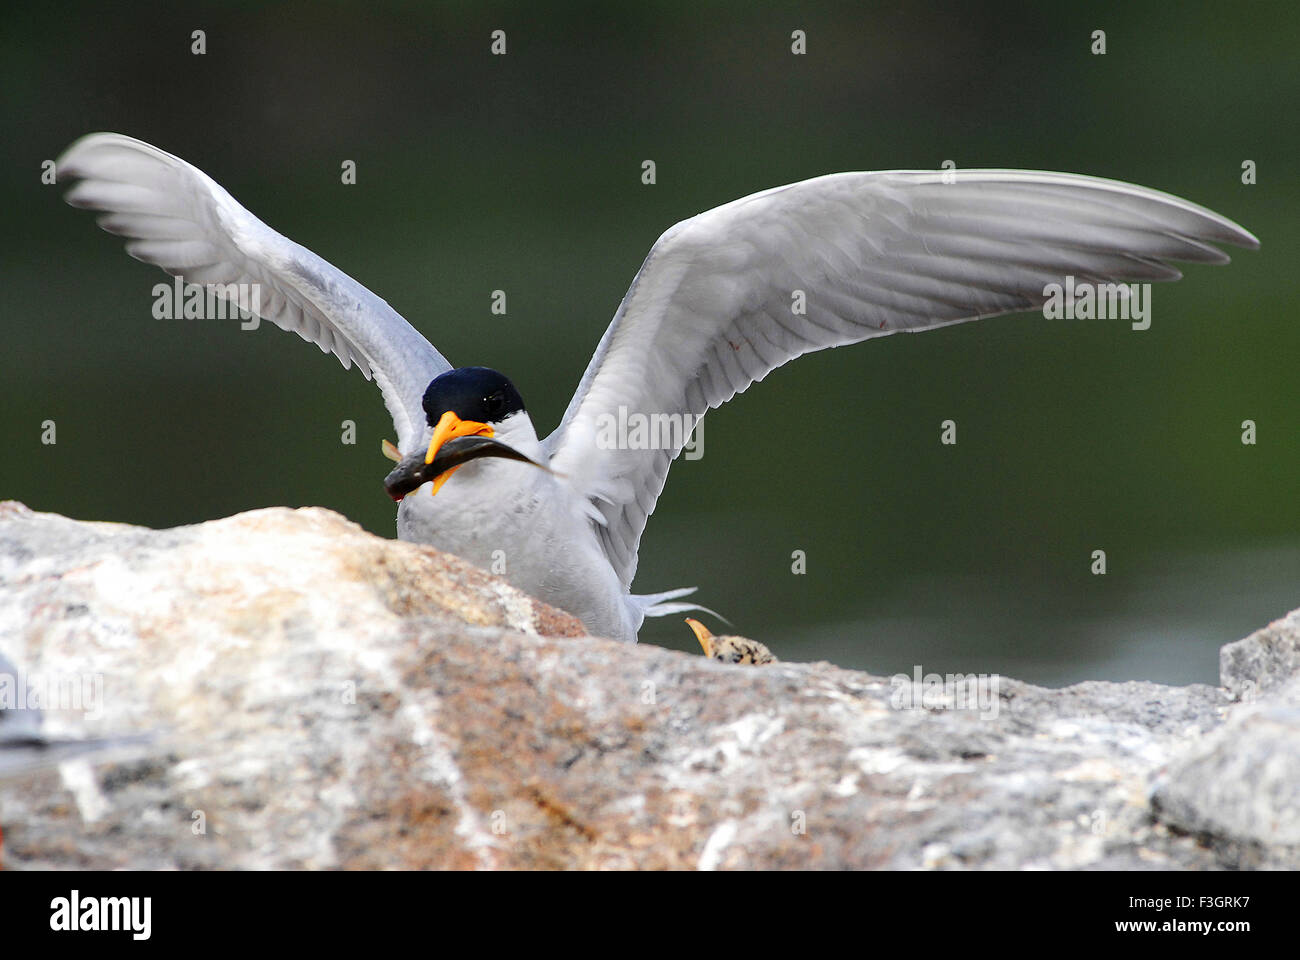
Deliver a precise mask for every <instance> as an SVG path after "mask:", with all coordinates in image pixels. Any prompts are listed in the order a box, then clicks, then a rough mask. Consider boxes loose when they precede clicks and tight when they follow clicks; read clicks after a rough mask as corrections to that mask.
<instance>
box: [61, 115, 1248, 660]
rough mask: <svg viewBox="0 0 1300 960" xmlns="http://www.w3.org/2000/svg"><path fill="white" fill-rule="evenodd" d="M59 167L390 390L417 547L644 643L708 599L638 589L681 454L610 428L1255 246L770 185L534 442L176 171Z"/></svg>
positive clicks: (137, 147) (709, 230) (406, 334)
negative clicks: (1057, 295)
mask: <svg viewBox="0 0 1300 960" xmlns="http://www.w3.org/2000/svg"><path fill="white" fill-rule="evenodd" d="M56 167H57V173H58V176H59V178H60V179H61V180H62V179H68V178H73V179H77V180H79V181H80V182H79V183H77V184H76V186H74V187H73V188H72V189H71V190H70V191H69V192H68V194H67V200H68V202H69V203H71V204H73V205H74V206H78V207H86V208H90V209H92V210H98V211H102V215H101V216H100V217H99V224H100V226H102V227H103V228H104V229H105V230H108V231H109V232H111V233H116V234H120V235H122V236H124V237H126V238H128V240H127V245H126V249H127V252H128V253H129V254H130V255H131V256H133V257H135V258H136V259H138V260H143V261H145V262H146V263H152V264H156V265H157V266H159V267H161V268H162V269H163V270H165V271H167V272H168V273H170V274H172V275H174V276H179V277H183V278H184V281H185V282H186V283H191V284H202V285H205V286H207V287H208V289H211V290H214V291H216V292H217V295H218V296H223V297H225V298H226V299H227V300H239V302H240V303H241V304H242V305H243V306H245V307H251V306H254V305H255V306H256V312H257V313H258V314H259V315H260V316H261V317H262V318H264V319H266V320H269V321H271V322H272V323H275V324H276V325H278V326H280V327H282V328H284V329H285V330H292V331H294V332H295V333H297V334H298V335H299V336H301V337H303V338H304V339H306V340H310V341H313V342H315V343H316V344H317V345H319V347H320V349H321V350H322V351H324V352H326V353H331V352H332V353H333V354H334V355H335V356H337V357H338V358H339V360H340V361H341V362H342V364H343V366H344V367H345V368H346V367H348V366H350V365H352V364H356V365H357V367H358V368H360V370H361V372H362V373H363V374H364V375H365V376H366V377H367V378H369V377H371V376H373V377H374V379H375V380H376V381H377V382H378V384H379V389H380V390H381V391H382V392H383V397H384V403H385V405H386V406H387V407H388V410H389V412H390V413H391V414H392V417H393V425H394V427H395V429H396V431H397V438H398V447H399V450H400V453H399V452H398V451H395V450H392V448H391V445H389V447H388V448H387V449H388V452H389V453H390V455H391V456H393V457H394V458H396V459H399V461H400V462H399V464H398V467H397V468H396V469H395V470H394V471H393V472H392V473H391V474H390V475H389V477H388V479H387V481H386V485H387V488H388V491H389V493H390V494H391V495H392V496H393V497H394V498H396V499H399V500H400V505H399V507H398V511H397V531H398V535H399V536H400V537H401V538H403V539H407V540H414V541H419V542H421V543H429V544H433V545H434V546H437V547H439V548H441V549H443V550H447V551H450V552H452V553H455V554H458V555H460V556H462V557H465V558H467V559H468V560H470V561H472V562H474V563H476V564H479V565H480V566H483V567H485V568H488V567H490V566H491V565H492V561H493V558H494V556H500V557H504V558H505V560H506V570H507V574H506V576H507V578H508V579H509V580H510V581H511V582H512V583H514V584H515V585H516V586H517V587H519V588H520V589H523V590H525V591H527V592H529V593H531V594H533V595H534V596H537V597H540V598H541V599H543V600H545V601H547V602H549V603H552V604H554V605H555V606H558V607H561V608H563V609H565V610H568V611H569V612H571V613H573V614H575V615H576V616H578V617H579V618H580V619H581V620H582V622H583V623H584V624H585V625H586V627H587V629H588V630H589V631H590V632H592V633H593V634H597V635H600V636H606V637H614V638H617V639H621V640H629V641H634V640H635V639H636V634H637V630H638V629H639V628H640V626H641V623H642V620H643V619H644V618H645V617H646V616H647V615H651V616H657V615H662V614H666V613H674V612H678V611H682V610H686V609H694V608H695V607H694V605H693V604H689V603H681V602H678V603H674V602H671V601H673V600H676V599H678V598H680V597H681V596H684V595H685V594H687V593H690V592H691V591H690V590H689V589H686V590H670V591H667V592H665V593H659V594H652V595H648V596H644V595H636V594H633V593H632V592H631V586H632V579H633V576H634V575H635V573H636V567H637V549H638V546H639V544H640V542H641V533H642V531H643V530H644V529H645V523H646V518H647V517H649V516H650V514H651V513H652V512H653V511H654V508H655V501H656V500H657V499H658V497H659V493H660V491H661V490H662V489H663V485H664V481H665V479H666V477H667V475H668V468H669V466H670V465H671V463H672V461H673V459H674V458H675V457H676V456H677V454H678V453H679V452H680V450H681V447H682V444H683V442H684V441H685V440H686V439H688V438H687V437H684V436H683V435H682V430H681V429H677V430H666V431H662V432H661V436H660V441H661V442H659V443H657V444H655V445H653V446H652V447H651V448H648V449H647V448H644V444H642V443H639V442H629V441H627V438H625V437H619V436H616V435H612V434H614V433H615V431H610V430H609V429H608V428H609V426H610V425H611V423H613V422H615V418H618V417H620V416H623V417H624V420H622V421H621V422H624V423H626V422H628V421H627V419H626V417H627V415H629V414H632V415H636V414H639V415H641V416H642V417H643V418H654V417H660V418H661V419H660V420H659V421H658V422H660V423H670V422H673V421H669V420H664V419H662V418H663V417H665V416H668V417H675V418H678V422H680V423H683V424H689V423H693V422H694V420H693V419H687V418H697V417H700V416H703V414H704V413H705V412H706V411H707V410H708V409H709V408H711V407H717V406H719V405H721V404H722V403H724V402H726V401H727V400H729V399H731V398H732V397H733V396H735V395H736V394H737V393H740V392H741V391H743V390H745V389H746V388H747V387H749V385H750V384H751V383H753V382H755V381H757V380H762V379H763V378H764V377H765V376H766V375H767V374H768V373H770V372H771V371H772V370H773V369H775V368H776V367H779V366H781V365H782V364H784V363H786V362H788V361H790V360H793V359H794V358H795V357H798V356H801V355H802V354H805V353H809V352H811V351H813V350H822V349H825V348H827V347H837V346H841V345H843V344H847V343H855V342H857V341H859V340H867V339H870V338H872V337H880V336H886V335H888V334H892V333H897V332H899V331H917V330H929V329H932V328H935V327H942V326H946V325H948V324H953V323H961V322H963V321H966V320H975V319H979V318H981V317H989V316H994V315H997V314H1003V313H1010V312H1014V311H1018V310H1027V309H1032V308H1035V307H1038V306H1041V305H1042V304H1044V302H1046V300H1047V298H1048V288H1049V285H1051V284H1062V283H1063V282H1065V281H1066V278H1070V277H1072V278H1073V280H1072V281H1070V282H1072V283H1074V284H1075V285H1087V284H1101V283H1108V284H1109V283H1119V282H1124V283H1128V282H1145V281H1153V280H1176V279H1178V278H1179V277H1180V276H1181V274H1180V273H1179V272H1178V271H1177V270H1176V269H1174V268H1173V267H1171V266H1169V264H1168V263H1167V262H1166V261H1168V260H1177V261H1188V262H1195V263H1215V264H1222V263H1227V262H1228V257H1227V255H1226V254H1224V253H1223V252H1222V251H1221V250H1220V249H1219V248H1218V247H1216V246H1214V245H1213V244H1214V243H1226V244H1233V245H1236V246H1241V247H1250V248H1255V247H1258V245H1259V242H1258V241H1257V240H1256V239H1255V237H1253V236H1252V235H1251V234H1250V233H1248V232H1247V231H1246V230H1244V229H1243V228H1241V227H1240V226H1238V225H1237V224H1235V223H1233V222H1232V221H1230V220H1227V219H1225V218H1224V217H1221V216H1219V215H1218V214H1216V213H1213V212H1212V211H1210V210H1207V209H1205V208H1203V207H1200V206H1197V205H1196V204H1193V203H1190V202H1188V201H1186V200H1181V199H1179V198H1178V197H1174V196H1171V195H1169V194H1165V193H1160V192H1158V191H1155V190H1149V189H1146V188H1144V187H1138V186H1133V185H1131V184H1127V183H1120V182H1117V181H1113V180H1102V179H1097V178H1094V177H1086V176H1078V175H1074V174H1065V173H1041V172H1033V171H1027V170H951V171H887V172H879V173H840V174H832V175H830V176H823V177H817V178H815V179H812V180H805V181H802V182H800V183H793V184H789V185H788V186H784V187H776V188H774V189H771V190H765V191H763V192H761V193H756V194H753V195H752V196H748V197H743V198H741V199H739V200H735V201H733V202H731V203H727V204H724V205H723V206H720V207H717V208H715V209H713V210H709V211H707V212H706V213H702V214H700V215H699V216H696V217H692V218H690V219H689V220H683V221H682V222H681V223H678V224H677V225H676V226H674V227H672V228H670V229H669V230H668V231H667V232H666V233H664V234H663V235H662V236H661V237H660V238H659V239H658V241H656V242H655V244H654V246H653V247H652V248H651V249H650V253H649V255H648V256H647V257H646V259H645V262H644V263H643V264H642V266H641V269H640V270H639V271H638V272H637V275H636V277H635V278H634V279H633V281H632V286H631V287H630V288H629V289H628V291H627V294H626V295H625V296H624V297H623V302H622V303H621V304H620V305H619V308H618V311H617V312H616V313H615V315H614V319H613V321H612V322H611V323H610V325H609V328H608V329H607V330H606V331H605V335H604V336H603V337H602V338H601V340H600V343H599V345H598V346H597V347H596V352H595V354H594V355H593V356H592V358H591V363H590V365H589V366H588V367H587V372H586V373H585V374H584V375H583V377H582V381H581V382H580V383H579V384H578V389H577V392H576V393H575V394H574V395H573V399H572V400H571V401H570V403H569V406H568V409H567V411H566V412H565V414H564V418H563V420H562V421H561V422H560V425H559V426H558V427H557V428H556V430H555V431H554V432H553V433H551V434H550V435H549V436H548V437H546V438H545V439H539V437H538V436H537V433H536V431H535V429H534V427H533V423H532V421H531V420H530V419H529V416H528V412H527V411H526V410H525V408H524V401H523V399H522V398H521V397H520V396H519V393H518V391H517V390H516V389H515V388H514V386H513V385H512V384H511V382H510V380H508V379H507V378H506V377H505V376H503V375H502V374H500V373H497V372H496V371H494V370H490V369H487V368H484V367H463V368H453V367H452V365H451V364H450V363H448V362H447V361H446V360H445V359H444V358H443V356H442V354H440V353H439V352H438V351H437V350H436V349H434V347H433V346H432V345H431V344H430V343H429V341H428V340H426V339H425V338H424V337H423V336H421V335H420V333H419V332H418V331H416V330H415V328H414V327H412V326H411V325H410V324H409V323H407V322H406V320H404V319H403V318H402V317H401V316H399V315H398V314H397V312H396V311H394V310H393V308H392V307H390V306H389V305H388V304H387V303H386V302H385V301H383V300H381V299H380V298H379V297H377V296H375V295H374V294H373V293H371V292H370V291H369V290H367V289H366V288H365V287H363V286H362V285H361V284H359V283H357V282H356V281H355V280H353V279H352V278H351V277H349V276H348V275H347V274H345V273H343V272H342V271H341V270H339V269H338V268H336V267H334V266H333V265H331V264H329V263H327V262H325V261H324V260H322V259H321V258H320V257H318V256H316V254H314V253H312V252H311V251H310V250H307V249H305V248H304V247H301V246H299V245H298V244H296V243H294V242H293V241H291V240H289V239H287V238H285V237H283V236H281V235H280V234H278V233H276V232H275V231H274V230H272V229H271V228H270V227H268V226H267V225H266V224H264V223H263V222H262V221H260V220H258V219H257V218H256V217H254V216H253V215H252V214H251V213H249V212H248V211H247V210H245V209H244V208H243V207H242V206H240V205H239V203H237V202H236V201H235V199H234V198H233V197H231V195H230V194H229V193H227V192H226V191H225V190H224V189H222V188H221V187H220V186H219V185H218V184H217V183H216V182H214V181H213V180H212V179H211V178H209V177H208V176H207V175H206V174H204V173H203V172H202V171H201V170H198V169H197V168H195V167H193V166H191V165H190V164H188V163H186V162H185V161H184V160H181V159H179V158H177V157H174V156H172V155H171V154H169V153H165V152H164V151H162V150H159V149H158V148H157V147H154V146H150V145H149V144H147V143H142V142H141V141H139V140H134V139H132V138H130V137H126V136H121V135H119V134H111V133H96V134H91V135H89V136H86V137H83V138H82V139H80V140H78V141H77V142H76V143H74V144H73V145H72V146H71V147H69V148H68V150H67V151H66V152H65V153H64V155H63V156H62V157H61V158H60V159H59V160H58V161H57V163H56ZM240 284H243V285H246V286H244V287H242V288H240V287H238V286H225V285H240ZM209 285H213V286H209ZM1111 289H1112V290H1113V289H1114V288H1111ZM241 290H244V291H247V290H256V291H257V295H254V296H253V297H250V295H249V294H248V293H245V292H240V291H241ZM259 296H260V298H259ZM643 422H644V421H643ZM663 434H667V435H668V438H669V439H668V440H667V441H666V442H664V438H663ZM518 461H525V462H518ZM527 461H531V462H532V464H533V465H535V466H530V465H529V464H528V462H527ZM536 466H540V467H543V468H544V469H536V468H535V467H536ZM453 474H454V475H453ZM497 551H501V553H499V554H498V553H497Z"/></svg>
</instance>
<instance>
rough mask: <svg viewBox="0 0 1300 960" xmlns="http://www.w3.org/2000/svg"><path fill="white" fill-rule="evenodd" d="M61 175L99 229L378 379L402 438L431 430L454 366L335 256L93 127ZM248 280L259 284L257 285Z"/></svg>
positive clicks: (163, 155)
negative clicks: (428, 395)
mask: <svg viewBox="0 0 1300 960" xmlns="http://www.w3.org/2000/svg"><path fill="white" fill-rule="evenodd" d="M55 169H56V171H57V175H58V178H59V179H60V180H64V179H65V178H75V179H78V180H80V181H81V182H80V183H78V184H77V185H76V186H75V187H73V188H72V189H71V190H70V191H68V194H67V201H68V203H70V204H72V205H73V206H74V207H86V208H89V209H91V210H99V211H103V215H102V216H100V217H99V221H98V222H99V225H100V226H101V227H103V228H104V229H105V230H107V231H108V232H109V233H115V234H119V235H121V236H123V237H126V238H127V245H126V251H127V253H129V254H130V255H131V256H133V257H135V258H136V259H137V260H143V261H144V262H145V263H152V264H155V265H157V266H159V267H162V268H163V269H164V270H165V271H167V272H168V273H170V274H172V275H173V276H179V277H183V278H184V280H185V281H186V282H188V283H196V284H203V285H209V284H211V285H213V286H212V287H211V289H212V290H213V291H214V292H215V293H216V295H217V296H221V297H222V298H223V299H226V300H230V301H232V302H234V303H236V305H238V306H240V307H244V308H251V307H253V306H254V305H255V306H256V310H255V311H253V312H256V313H257V314H258V315H259V316H261V317H262V318H263V319H265V320H269V321H271V322H272V323H274V324H275V325H276V326H278V327H280V328H282V329H284V330H292V331H293V332H295V333H297V334H298V336H300V337H302V338H303V339H304V340H309V341H311V342H313V343H315V344H316V345H317V346H319V347H320V349H321V350H322V351H323V352H325V353H333V354H334V355H335V356H336V357H338V358H339V362H341V363H342V364H343V367H344V369H347V368H348V367H349V366H350V365H352V364H354V363H355V364H356V365H357V367H358V368H359V369H360V370H361V373H362V375H363V376H365V378H366V379H367V380H369V379H370V378H371V376H372V375H373V376H374V378H375V380H376V382H377V383H378V384H379V389H380V391H381V392H382V393H383V395H384V404H385V406H387V407H388V412H389V413H390V414H392V417H393V426H394V428H395V429H396V430H397V436H398V445H399V446H400V447H401V448H402V449H403V450H406V449H410V448H411V447H412V446H413V445H414V444H416V443H418V441H419V438H420V434H421V433H422V431H423V430H424V412H423V410H422V409H421V407H420V398H421V397H422V396H423V395H424V389H425V387H427V386H428V385H429V381H430V380H432V379H433V378H434V377H436V376H437V375H438V374H440V373H443V372H445V371H447V370H450V369H451V364H449V363H448V362H447V361H446V360H445V359H444V358H443V356H442V354H440V353H439V352H438V351H437V350H435V349H434V348H433V346H432V345H431V344H430V343H429V341H428V340H426V339H425V338H424V337H423V336H421V335H420V333H419V332H418V331H417V330H416V329H415V328H414V327H412V326H411V325H410V324H409V323H407V322H406V320H404V319H403V318H402V316H401V315H400V314H399V313H398V312H397V311H396V310H394V309H393V308H392V307H390V306H389V305H388V304H387V303H386V302H385V301H383V300H382V299H380V298H379V297H377V296H375V294H373V293H371V292H370V291H369V290H367V289H366V288H365V287H364V286H362V285H361V284H359V283H357V281H355V280H353V279H352V278H351V277H349V276H348V275H347V274H346V273H344V272H343V271H342V270H340V269H338V268H337V267H335V266H334V265H333V264H330V263H327V262H326V261H325V260H322V259H321V258H320V257H318V256H316V254H314V253H312V252H311V251H310V250H308V249H307V248H306V247H303V246H300V245H298V244H296V243H294V242H293V241H292V240H290V239H288V238H287V237H284V236H281V235H280V234H278V233H276V232H275V231H274V230H272V229H271V228H270V227H268V226H267V225H266V224H265V223H263V222H262V221H261V220H259V219H257V217H255V216H253V215H252V214H251V213H249V212H248V211H247V210H245V209H244V208H243V207H242V206H240V205H239V203H238V202H237V201H236V200H235V198H234V197H232V196H231V195H230V194H229V193H227V192H226V191H225V190H224V189H222V187H221V185H220V184H218V183H217V182H216V181H214V180H213V179H212V178H211V177H209V176H208V175H207V174H205V173H204V172H203V171H202V170H199V169H198V168H197V167H194V166H192V165H190V164H188V163H186V162H185V161H184V160H182V159H180V158H179V157H174V156H172V155H171V154H170V153H167V152H165V151H163V150H159V149H158V148H157V147H155V146H152V145H150V144H147V143H145V142H143V141H141V140H135V139H133V138H131V137H126V136H123V135H121V134H117V133H92V134H90V135H89V136H85V137H82V138H81V139H80V140H78V141H77V142H76V143H74V144H73V145H72V146H70V147H69V148H68V149H67V150H66V151H64V154H63V156H62V157H60V158H59V159H58V160H57V161H55ZM253 285H256V286H255V287H254V286H253Z"/></svg>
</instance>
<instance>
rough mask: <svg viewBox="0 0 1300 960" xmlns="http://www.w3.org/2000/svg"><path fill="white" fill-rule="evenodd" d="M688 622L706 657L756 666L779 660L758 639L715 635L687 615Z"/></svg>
mask: <svg viewBox="0 0 1300 960" xmlns="http://www.w3.org/2000/svg"><path fill="white" fill-rule="evenodd" d="M686 623H687V625H688V626H689V627H690V628H691V630H692V631H693V632H694V633H695V638H696V639H697V640H699V641H700V646H701V647H703V648H704V655H705V656H706V657H709V658H711V659H713V660H720V661H722V662H723V663H747V664H750V665H751V666H755V667H760V666H762V665H763V664H765V663H776V662H777V659H776V657H774V656H772V651H771V650H769V649H767V647H765V646H763V645H762V644H761V643H759V642H758V641H757V640H750V639H749V638H748V637H732V636H723V637H715V636H714V635H713V634H712V633H710V632H709V628H708V627H706V626H705V625H704V624H702V623H700V621H698V620H692V619H691V618H690V617H687V618H686Z"/></svg>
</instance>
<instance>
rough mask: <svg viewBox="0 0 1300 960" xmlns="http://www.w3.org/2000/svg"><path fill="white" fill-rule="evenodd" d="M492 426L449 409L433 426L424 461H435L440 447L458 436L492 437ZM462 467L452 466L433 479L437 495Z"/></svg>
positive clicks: (434, 490)
mask: <svg viewBox="0 0 1300 960" xmlns="http://www.w3.org/2000/svg"><path fill="white" fill-rule="evenodd" d="M490 436H492V428H491V427H489V426H488V425H487V424H486V423H479V422H478V421H477V420H462V419H461V418H460V417H458V416H457V415H456V414H455V413H453V412H452V411H450V410H448V411H447V412H446V413H444V414H443V415H442V416H441V417H440V418H439V420H438V425H437V426H436V427H434V428H433V439H432V440H430V441H429V452H428V453H427V454H425V457H424V462H425V463H433V458H434V457H436V456H437V455H438V448H439V447H441V446H442V445H443V444H444V443H446V442H447V441H448V440H454V439H455V438H456V437H490ZM459 469H460V467H452V468H451V469H450V470H448V471H447V472H446V473H440V474H438V476H437V477H436V478H435V479H434V481H433V493H434V494H435V495H437V493H438V491H439V490H441V489H442V485H443V484H444V483H446V482H447V480H448V478H450V477H451V475H452V474H453V473H455V472H456V471H457V470H459Z"/></svg>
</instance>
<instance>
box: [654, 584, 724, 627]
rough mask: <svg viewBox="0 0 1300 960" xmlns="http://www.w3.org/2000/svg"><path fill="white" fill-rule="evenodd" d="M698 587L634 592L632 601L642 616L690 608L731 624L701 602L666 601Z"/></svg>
mask: <svg viewBox="0 0 1300 960" xmlns="http://www.w3.org/2000/svg"><path fill="white" fill-rule="evenodd" d="M698 589H699V587H678V588H677V589H676V590H665V591H664V592H663V593H634V594H632V601H633V602H634V603H635V604H636V605H637V606H638V607H640V608H641V613H642V615H643V616H647V617H666V616H668V615H670V614H674V613H690V612H691V611H692V610H702V611H703V612H705V613H707V614H709V615H710V616H712V617H717V618H718V619H719V620H721V621H722V622H723V623H725V624H726V625H727V626H731V621H730V620H728V619H727V618H726V617H724V616H723V615H722V614H720V613H718V612H717V611H716V610H710V609H709V608H708V607H706V606H703V605H701V604H698V603H668V602H666V601H669V600H676V599H677V598H678V597H688V596H690V595H691V594H692V593H694V592H695V591H696V590H698Z"/></svg>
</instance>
